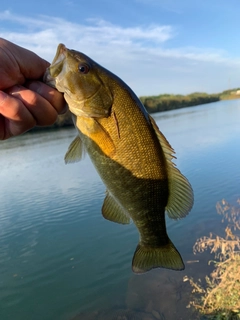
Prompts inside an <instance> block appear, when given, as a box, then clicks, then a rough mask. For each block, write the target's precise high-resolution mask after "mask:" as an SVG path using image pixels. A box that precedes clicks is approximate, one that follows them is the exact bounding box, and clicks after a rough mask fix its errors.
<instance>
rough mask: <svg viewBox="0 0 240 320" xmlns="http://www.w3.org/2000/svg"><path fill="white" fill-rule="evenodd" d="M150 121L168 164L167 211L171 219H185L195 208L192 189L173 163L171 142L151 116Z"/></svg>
mask: <svg viewBox="0 0 240 320" xmlns="http://www.w3.org/2000/svg"><path fill="white" fill-rule="evenodd" d="M149 119H150V121H151V123H152V126H153V128H154V130H155V132H156V135H157V137H158V140H159V142H160V144H161V147H162V149H163V152H164V154H165V158H166V163H167V173H168V188H169V198H168V203H167V206H166V211H167V213H168V216H169V218H171V219H180V218H184V217H185V216H186V215H187V214H188V213H189V211H190V210H191V208H192V206H193V190H192V187H191V185H190V183H189V181H188V180H187V178H185V177H184V175H182V173H181V172H180V171H179V170H178V169H177V168H176V165H175V164H174V163H173V162H172V159H173V158H176V157H175V156H174V155H173V153H174V150H173V149H172V147H171V146H170V144H169V142H168V141H167V139H166V138H165V137H164V135H163V134H162V133H161V132H160V130H159V129H158V126H157V124H156V122H155V121H154V119H153V118H152V117H151V116H149Z"/></svg>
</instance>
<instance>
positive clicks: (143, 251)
mask: <svg viewBox="0 0 240 320" xmlns="http://www.w3.org/2000/svg"><path fill="white" fill-rule="evenodd" d="M153 268H167V269H173V270H183V269H184V268H185V266H184V263H183V261H182V258H181V255H180V253H179V252H178V251H177V249H176V248H175V246H174V244H173V243H172V242H171V240H170V239H169V243H168V244H167V245H165V246H162V247H158V248H151V247H145V246H143V245H141V244H138V246H137V248H136V251H135V253H134V256H133V260H132V270H133V272H135V273H144V272H147V271H149V270H151V269H153Z"/></svg>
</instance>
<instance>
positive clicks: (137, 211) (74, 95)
mask: <svg viewBox="0 0 240 320" xmlns="http://www.w3.org/2000/svg"><path fill="white" fill-rule="evenodd" d="M49 73H50V75H51V77H49ZM49 73H48V74H47V77H49V79H48V78H47V77H46V78H47V81H48V82H51V81H53V82H52V84H53V85H54V86H55V87H56V88H57V89H58V90H59V91H61V92H64V96H65V99H66V101H67V103H68V105H69V108H70V111H71V112H72V113H73V118H74V122H75V126H76V128H77V130H78V132H79V136H78V137H77V138H76V139H75V140H74V141H73V142H72V144H71V145H70V147H69V150H68V152H67V154H66V156H65V160H66V162H71V161H77V160H80V159H81V157H82V154H83V150H84V149H85V150H86V151H87V153H88V154H89V156H90V158H91V160H92V162H93V164H94V166H95V168H96V170H97V171H98V173H99V175H100V177H101V179H102V180H103V182H104V184H105V185H106V187H107V192H106V198H105V200H104V203H103V207H102V214H103V216H104V217H105V218H106V219H108V220H111V221H114V222H118V223H123V224H126V223H129V222H130V219H132V220H133V222H134V224H135V225H136V227H137V229H138V231H139V234H140V241H139V245H138V246H137V249H136V251H135V254H134V257H133V263H132V267H133V271H134V272H137V273H142V272H145V271H147V270H150V269H152V268H155V267H165V268H170V269H175V270H182V269H183V268H184V264H183V262H182V259H181V256H180V254H179V253H178V251H177V249H176V248H175V247H174V245H173V244H172V242H171V241H170V239H169V237H168V235H167V231H166V223H165V210H166V211H167V212H168V215H169V216H170V217H171V218H174V219H177V218H181V217H184V216H185V215H186V214H187V213H188V212H189V210H190V209H191V207H192V203H193V194H192V189H191V186H190V184H189V183H188V181H187V179H186V178H185V177H184V176H183V175H182V174H181V173H180V171H179V170H178V169H176V167H175V165H174V164H173V163H172V161H171V160H172V158H173V152H174V151H173V149H172V148H171V146H170V145H169V143H168V141H167V140H166V138H165V137H164V136H163V135H162V133H161V132H160V131H159V129H158V127H157V125H156V123H155V122H154V120H153V119H152V118H151V116H149V114H148V113H147V112H146V110H145V109H144V107H143V106H142V104H141V102H140V100H139V99H138V98H137V97H136V96H135V94H134V93H133V92H132V90H131V89H130V88H129V87H128V86H127V85H126V84H125V83H124V82H123V81H122V80H120V79H119V78H118V77H116V76H115V75H113V74H112V73H111V72H109V71H108V70H106V69H104V68H102V67H101V66H99V65H98V64H96V63H95V62H94V61H92V60H91V59H90V58H88V57H87V56H85V55H83V54H81V53H78V52H76V51H73V50H68V49H66V48H65V47H64V46H63V45H59V48H58V51H57V54H56V57H55V59H54V61H53V63H52V65H51V67H50V70H49Z"/></svg>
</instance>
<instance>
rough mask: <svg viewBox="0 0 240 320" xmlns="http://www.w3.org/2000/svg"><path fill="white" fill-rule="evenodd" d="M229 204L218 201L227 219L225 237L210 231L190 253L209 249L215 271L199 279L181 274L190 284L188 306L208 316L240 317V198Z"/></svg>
mask: <svg viewBox="0 0 240 320" xmlns="http://www.w3.org/2000/svg"><path fill="white" fill-rule="evenodd" d="M237 203H238V205H236V206H231V205H230V204H229V203H228V202H227V201H226V200H222V201H220V202H218V203H217V205H216V209H217V213H218V214H219V215H221V217H222V222H227V223H228V225H227V227H226V228H225V237H220V236H218V235H214V234H212V233H210V235H209V237H207V236H204V237H202V238H200V239H198V240H197V242H196V243H195V245H194V247H193V252H194V253H197V252H204V251H205V250H208V249H210V252H211V253H212V254H214V260H211V261H209V263H213V264H214V270H213V272H212V273H211V274H210V276H206V277H205V284H204V285H203V284H202V283H201V280H198V281H194V280H193V279H192V278H188V277H187V276H186V277H184V281H189V283H190V284H191V286H192V293H193V300H192V301H190V306H192V307H193V308H195V309H197V310H198V311H200V312H201V313H202V314H204V315H205V316H207V317H208V318H210V319H232V320H233V319H240V237H239V233H240V232H239V231H240V206H239V204H240V200H238V201H237Z"/></svg>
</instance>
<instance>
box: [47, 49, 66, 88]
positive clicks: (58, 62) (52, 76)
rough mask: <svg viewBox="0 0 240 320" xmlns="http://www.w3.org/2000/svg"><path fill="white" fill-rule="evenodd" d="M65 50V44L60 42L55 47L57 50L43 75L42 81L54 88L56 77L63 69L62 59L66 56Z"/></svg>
mask: <svg viewBox="0 0 240 320" xmlns="http://www.w3.org/2000/svg"><path fill="white" fill-rule="evenodd" d="M66 52H67V48H66V46H65V45H64V44H62V43H60V44H59V45H58V47H57V52H56V54H55V57H54V59H53V61H52V63H51V65H50V66H49V67H48V68H47V70H46V72H45V74H44V76H43V82H45V83H46V84H47V85H49V86H50V87H53V88H56V77H57V76H58V75H59V74H60V72H61V71H62V69H63V61H64V59H65V57H66Z"/></svg>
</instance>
